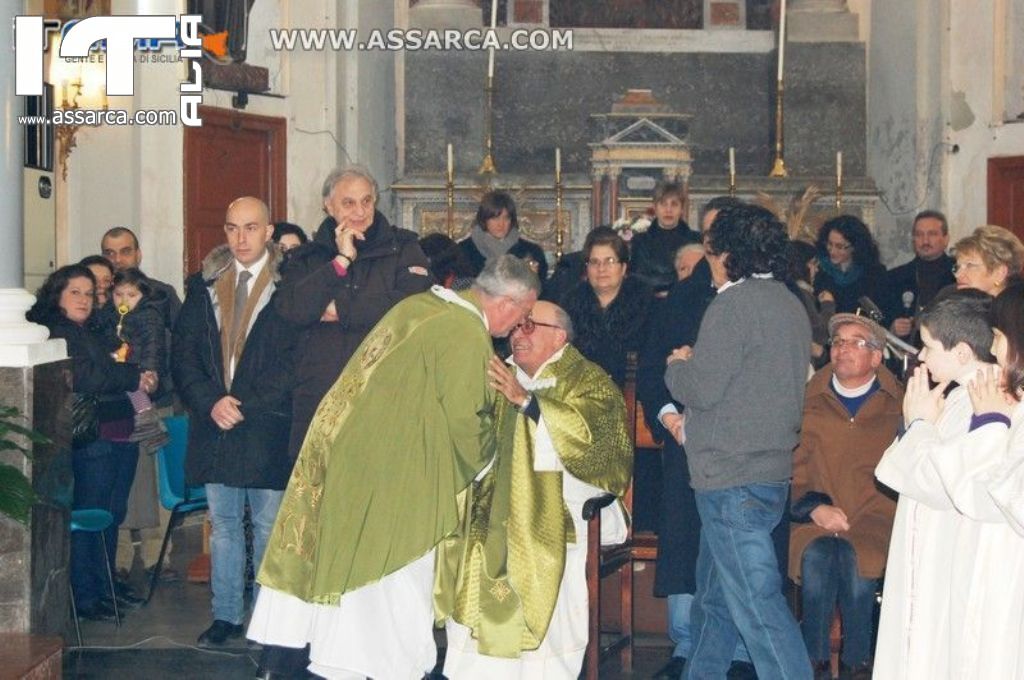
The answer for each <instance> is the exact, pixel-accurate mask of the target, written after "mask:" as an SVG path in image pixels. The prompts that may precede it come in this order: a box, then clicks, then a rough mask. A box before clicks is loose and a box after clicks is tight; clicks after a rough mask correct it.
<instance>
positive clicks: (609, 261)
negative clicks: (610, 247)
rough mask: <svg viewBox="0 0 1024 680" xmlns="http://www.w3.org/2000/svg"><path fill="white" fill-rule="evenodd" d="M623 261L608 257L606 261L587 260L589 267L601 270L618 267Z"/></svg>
mask: <svg viewBox="0 0 1024 680" xmlns="http://www.w3.org/2000/svg"><path fill="white" fill-rule="evenodd" d="M621 261H622V260H620V259H619V258H617V257H606V258H604V259H598V258H596V257H592V258H590V259H589V260H587V266H588V267H593V268H594V269H600V268H601V267H611V266H612V265H616V264H618V263H619V262H621Z"/></svg>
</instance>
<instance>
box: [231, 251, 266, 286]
mask: <svg viewBox="0 0 1024 680" xmlns="http://www.w3.org/2000/svg"><path fill="white" fill-rule="evenodd" d="M269 257H270V251H268V250H267V249H266V248H264V249H263V257H261V258H260V259H258V260H256V261H255V262H253V263H252V264H251V265H249V266H248V267H246V266H245V265H244V264H242V263H241V262H239V261H238V260H235V278H236V279H237V278H238V275H239V274H240V273H241V272H243V271H247V272H249V273H250V274H252V278H251V279H249V280H250V281H255V280H256V279H258V278H259V276H260V274H261V273H262V272H263V268H264V267H265V266H266V265H267V259H268V258H269Z"/></svg>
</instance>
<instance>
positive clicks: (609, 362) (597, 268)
mask: <svg viewBox="0 0 1024 680" xmlns="http://www.w3.org/2000/svg"><path fill="white" fill-rule="evenodd" d="M583 261H584V262H585V264H586V276H587V278H586V280H584V281H582V282H580V283H579V284H577V285H576V286H575V287H574V288H573V289H571V290H570V291H569V292H568V293H567V294H566V296H565V297H564V298H563V300H562V308H563V309H565V311H566V312H567V313H568V314H569V318H570V319H572V325H573V331H574V333H575V337H574V338H573V341H572V343H573V344H574V345H575V346H576V348H577V349H578V350H579V351H580V353H581V354H582V355H583V356H585V357H586V358H588V359H590V360H591V361H593V362H594V363H596V364H597V365H598V366H600V367H601V368H603V369H604V370H605V371H606V372H607V373H608V375H610V376H611V378H612V380H614V381H615V384H617V385H618V386H619V387H622V386H623V385H624V384H625V383H626V354H627V353H629V352H634V351H639V349H640V345H641V342H642V340H643V337H644V332H645V330H646V326H647V317H648V312H649V311H650V309H651V305H652V303H653V301H654V296H653V295H652V293H651V290H650V289H649V288H648V287H647V286H645V285H644V284H642V283H640V282H639V281H637V280H635V279H632V278H630V277H628V276H626V273H627V270H628V269H629V249H628V248H627V247H626V243H625V241H623V240H622V239H621V238H620V237H619V235H618V234H617V233H615V231H614V230H613V229H611V228H610V227H597V228H596V229H594V230H593V231H591V232H590V233H589V234H588V235H587V240H586V242H585V243H584V245H583Z"/></svg>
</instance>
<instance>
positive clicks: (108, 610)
mask: <svg viewBox="0 0 1024 680" xmlns="http://www.w3.org/2000/svg"><path fill="white" fill-rule="evenodd" d="M78 618H80V619H87V620H89V621H113V620H114V610H113V608H112V607H111V606H110V604H109V603H108V602H104V601H102V600H100V601H98V602H96V604H93V605H91V606H89V607H79V608H78Z"/></svg>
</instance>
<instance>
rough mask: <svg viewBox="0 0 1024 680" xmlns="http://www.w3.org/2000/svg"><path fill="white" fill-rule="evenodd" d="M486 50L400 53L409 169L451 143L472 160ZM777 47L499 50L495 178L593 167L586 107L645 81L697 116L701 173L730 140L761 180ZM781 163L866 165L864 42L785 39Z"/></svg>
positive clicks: (817, 170) (798, 171)
mask: <svg viewBox="0 0 1024 680" xmlns="http://www.w3.org/2000/svg"><path fill="white" fill-rule="evenodd" d="M486 63H487V56H486V54H485V53H482V52H481V53H471V52H458V53H431V52H410V53H407V54H406V55H405V69H406V70H405V91H406V117H405V134H406V150H405V167H406V172H407V173H408V174H417V173H434V174H440V173H441V172H442V171H443V169H444V146H445V143H446V142H448V141H451V142H453V143H454V144H455V151H456V166H457V169H458V171H459V172H460V173H463V172H471V171H473V170H475V168H476V167H478V166H479V163H480V159H481V157H482V148H483V147H482V139H483V108H484V106H483V87H484V77H485V73H486ZM775 63H776V62H775V53H774V52H768V53H711V52H708V53H683V52H679V53H660V54H650V53H638V52H625V51H620V52H519V53H512V52H502V53H501V54H500V55H499V57H498V59H497V63H496V68H495V102H494V106H495V116H494V139H495V156H496V161H497V164H498V169H499V171H500V172H501V173H509V174H527V175H529V174H551V173H552V172H553V163H554V160H553V159H554V149H555V147H556V146H560V147H561V148H562V159H563V167H564V168H565V170H566V171H567V172H570V173H586V172H588V165H587V163H588V159H589V153H590V150H589V147H588V146H587V144H588V143H590V142H594V141H598V139H599V138H598V137H597V135H596V132H595V131H594V129H593V127H592V125H591V121H590V118H589V116H590V114H593V113H605V112H607V111H609V110H610V109H611V104H612V102H613V101H614V100H615V99H617V98H618V97H620V96H621V95H622V94H624V93H625V91H626V90H627V89H629V88H649V89H651V90H653V94H654V96H655V97H656V98H657V99H658V100H659V101H661V102H663V103H665V104H667V105H669V106H670V107H671V108H672V109H673V110H675V111H678V112H681V113H689V114H692V115H693V119H692V121H691V127H690V137H689V142H690V144H691V148H692V150H693V154H694V159H695V160H694V172H695V173H696V174H718V175H724V174H725V173H726V171H727V163H728V161H727V154H728V148H729V147H730V146H734V147H736V163H737V170H738V172H739V174H740V175H758V176H764V175H767V173H768V170H769V168H770V167H771V160H772V146H771V145H772V131H773V125H774V122H773V121H774V101H775V97H774V90H775ZM786 64H787V65H786V74H787V80H788V83H787V91H786V99H785V104H786V123H787V124H786V161H787V166H789V169H790V174H791V175H820V176H825V177H831V176H832V175H833V173H834V171H835V152H836V151H837V150H840V149H842V150H843V151H844V159H845V163H846V171H847V173H848V174H849V175H863V173H864V170H865V153H866V152H865V142H864V140H865V117H864V111H865V101H864V97H865V92H864V85H863V83H864V78H865V72H864V46H863V45H862V44H860V43H830V44H820V43H802V44H790V45H789V46H788V49H787V60H786Z"/></svg>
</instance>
